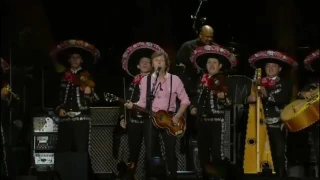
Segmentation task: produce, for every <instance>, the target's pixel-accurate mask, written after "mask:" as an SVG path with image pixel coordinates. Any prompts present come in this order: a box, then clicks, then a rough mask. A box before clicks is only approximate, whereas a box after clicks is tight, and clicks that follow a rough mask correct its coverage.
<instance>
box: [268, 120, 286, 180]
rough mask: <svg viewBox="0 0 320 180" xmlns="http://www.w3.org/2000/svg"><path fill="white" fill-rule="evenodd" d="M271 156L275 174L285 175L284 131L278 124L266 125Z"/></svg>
mask: <svg viewBox="0 0 320 180" xmlns="http://www.w3.org/2000/svg"><path fill="white" fill-rule="evenodd" d="M267 130H268V136H269V142H270V149H271V156H272V160H273V165H274V170H275V171H276V174H277V176H281V177H285V176H286V132H285V130H283V131H282V130H281V129H280V124H276V125H267Z"/></svg>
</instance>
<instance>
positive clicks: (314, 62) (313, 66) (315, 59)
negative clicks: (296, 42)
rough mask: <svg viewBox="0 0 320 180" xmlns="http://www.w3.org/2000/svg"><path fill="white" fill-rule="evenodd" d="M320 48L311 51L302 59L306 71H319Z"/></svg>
mask: <svg viewBox="0 0 320 180" xmlns="http://www.w3.org/2000/svg"><path fill="white" fill-rule="evenodd" d="M319 53H320V49H317V50H315V51H313V52H312V53H311V54H309V55H308V56H307V57H306V58H305V59H304V61H303V63H304V66H305V67H306V69H307V70H308V71H312V72H319V71H320V68H319V66H320V54H319Z"/></svg>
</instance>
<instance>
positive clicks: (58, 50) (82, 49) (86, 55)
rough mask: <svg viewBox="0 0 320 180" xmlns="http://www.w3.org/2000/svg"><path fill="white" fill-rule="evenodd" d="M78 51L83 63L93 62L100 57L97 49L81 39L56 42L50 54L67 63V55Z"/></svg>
mask: <svg viewBox="0 0 320 180" xmlns="http://www.w3.org/2000/svg"><path fill="white" fill-rule="evenodd" d="M73 53H78V54H80V55H81V56H82V59H83V61H84V63H92V64H95V63H96V62H97V61H98V60H99V58H100V52H99V50H98V49H97V48H96V47H94V46H93V45H92V44H90V43H88V42H85V41H82V40H74V39H71V40H67V41H63V42H61V43H59V44H57V45H56V46H55V47H54V48H53V49H52V50H51V51H50V56H51V58H53V59H54V60H56V61H58V62H59V63H61V64H63V65H68V59H69V56H70V55H71V54H73Z"/></svg>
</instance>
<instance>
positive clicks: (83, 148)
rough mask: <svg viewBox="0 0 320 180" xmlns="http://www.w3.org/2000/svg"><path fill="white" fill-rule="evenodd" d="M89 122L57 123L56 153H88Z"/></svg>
mask: <svg viewBox="0 0 320 180" xmlns="http://www.w3.org/2000/svg"><path fill="white" fill-rule="evenodd" d="M89 128H90V127H89V121H64V122H60V123H59V127H58V143H57V152H88V148H89V146H88V143H89Z"/></svg>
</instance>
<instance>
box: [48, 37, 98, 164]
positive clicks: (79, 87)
mask: <svg viewBox="0 0 320 180" xmlns="http://www.w3.org/2000/svg"><path fill="white" fill-rule="evenodd" d="M50 55H51V57H52V58H53V59H54V60H57V61H59V62H60V63H61V64H67V65H69V67H70V69H69V70H67V71H66V72H65V73H64V75H63V77H62V79H61V83H60V95H59V98H60V103H59V106H58V107H57V109H56V110H57V113H58V115H59V116H60V121H59V125H58V143H57V149H56V150H57V152H62V153H63V152H81V153H88V152H89V143H90V141H89V140H90V120H91V118H90V108H89V107H90V104H91V103H93V102H94V101H96V100H98V97H97V95H96V94H95V93H94V82H93V81H92V79H91V77H90V75H89V73H88V71H86V70H84V69H83V68H82V64H83V63H84V62H85V61H86V62H85V63H90V61H91V63H95V62H96V61H97V60H98V58H99V57H100V53H99V51H98V49H96V48H95V47H94V46H93V45H91V44H89V43H87V42H85V41H81V40H67V41H63V42H62V43H60V44H58V45H57V46H56V47H55V48H54V49H53V50H52V51H51V52H50ZM88 163H89V162H88Z"/></svg>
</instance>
